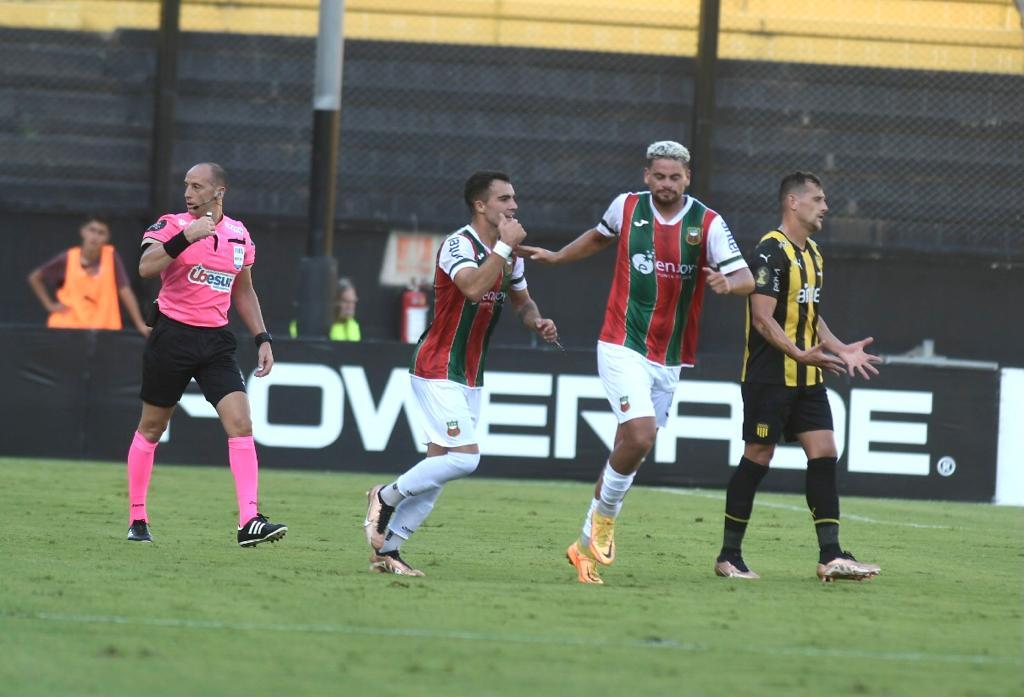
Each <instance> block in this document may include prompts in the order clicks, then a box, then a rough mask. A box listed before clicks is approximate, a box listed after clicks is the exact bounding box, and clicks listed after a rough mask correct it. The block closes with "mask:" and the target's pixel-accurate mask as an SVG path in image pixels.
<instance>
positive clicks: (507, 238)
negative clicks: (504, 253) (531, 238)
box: [498, 215, 526, 249]
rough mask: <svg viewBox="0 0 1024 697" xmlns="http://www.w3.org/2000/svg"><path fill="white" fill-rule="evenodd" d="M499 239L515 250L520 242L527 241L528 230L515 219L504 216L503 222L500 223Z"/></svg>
mask: <svg viewBox="0 0 1024 697" xmlns="http://www.w3.org/2000/svg"><path fill="white" fill-rule="evenodd" d="M498 239H499V240H501V241H502V242H504V243H505V244H507V245H508V246H509V247H511V248H512V249H515V248H516V247H518V246H519V243H520V242H522V241H523V240H524V239H526V229H525V228H524V227H523V225H522V223H520V222H519V221H518V220H516V219H515V218H510V217H508V216H507V215H502V216H501V221H500V222H499V223H498Z"/></svg>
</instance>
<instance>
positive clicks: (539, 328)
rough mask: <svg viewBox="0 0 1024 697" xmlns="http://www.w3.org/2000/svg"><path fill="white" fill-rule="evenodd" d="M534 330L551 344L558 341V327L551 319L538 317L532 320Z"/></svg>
mask: <svg viewBox="0 0 1024 697" xmlns="http://www.w3.org/2000/svg"><path fill="white" fill-rule="evenodd" d="M534 331H535V332H537V334H539V335H540V338H541V339H544V341H547V342H548V343H551V344H553V343H555V342H557V341H558V327H556V326H555V321H554V320H553V319H544V318H542V317H538V318H537V319H536V320H534Z"/></svg>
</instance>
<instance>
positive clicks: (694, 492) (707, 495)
mask: <svg viewBox="0 0 1024 697" xmlns="http://www.w3.org/2000/svg"><path fill="white" fill-rule="evenodd" d="M650 490H651V491H660V492H662V493H665V494H675V495H676V496H697V497H699V498H702V499H717V500H719V501H724V500H725V494H721V493H712V492H710V491H701V490H700V489H672V488H670V487H667V486H658V487H650ZM754 506H764V507H765V508H778V509H781V510H784V511H796V512H798V513H806V512H807V508H806V507H805V506H791V505H790V504H788V503H772V502H771V501H755V502H754ZM843 518H844V519H846V520H856V521H858V522H861V523H875V524H877V525H898V526H901V527H905V528H922V529H925V530H952V529H953V528H954V527H957V528H959V529H960V530H966V528H961V527H959V526H953V525H927V524H925V523H911V522H907V521H897V520H878V519H876V518H868V517H867V516H863V515H853V514H852V513H843Z"/></svg>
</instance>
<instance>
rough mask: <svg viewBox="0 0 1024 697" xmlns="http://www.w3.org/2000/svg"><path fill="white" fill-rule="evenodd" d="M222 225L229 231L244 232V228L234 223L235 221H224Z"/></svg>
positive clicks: (240, 233)
mask: <svg viewBox="0 0 1024 697" xmlns="http://www.w3.org/2000/svg"><path fill="white" fill-rule="evenodd" d="M224 225H225V226H226V227H227V229H228V230H231V232H237V233H238V234H239V235H242V234H244V233H245V228H244V227H242V226H241V225H236V224H235V223H228V222H225V223H224Z"/></svg>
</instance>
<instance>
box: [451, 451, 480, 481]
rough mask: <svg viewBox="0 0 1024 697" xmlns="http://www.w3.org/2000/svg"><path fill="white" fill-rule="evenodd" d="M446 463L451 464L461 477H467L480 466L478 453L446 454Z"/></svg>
mask: <svg viewBox="0 0 1024 697" xmlns="http://www.w3.org/2000/svg"><path fill="white" fill-rule="evenodd" d="M448 461H449V462H451V463H452V465H454V466H455V467H456V468H458V469H459V471H460V472H462V473H463V476H469V475H471V474H473V472H475V471H476V468H477V465H479V464H480V453H452V452H450V453H448Z"/></svg>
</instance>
